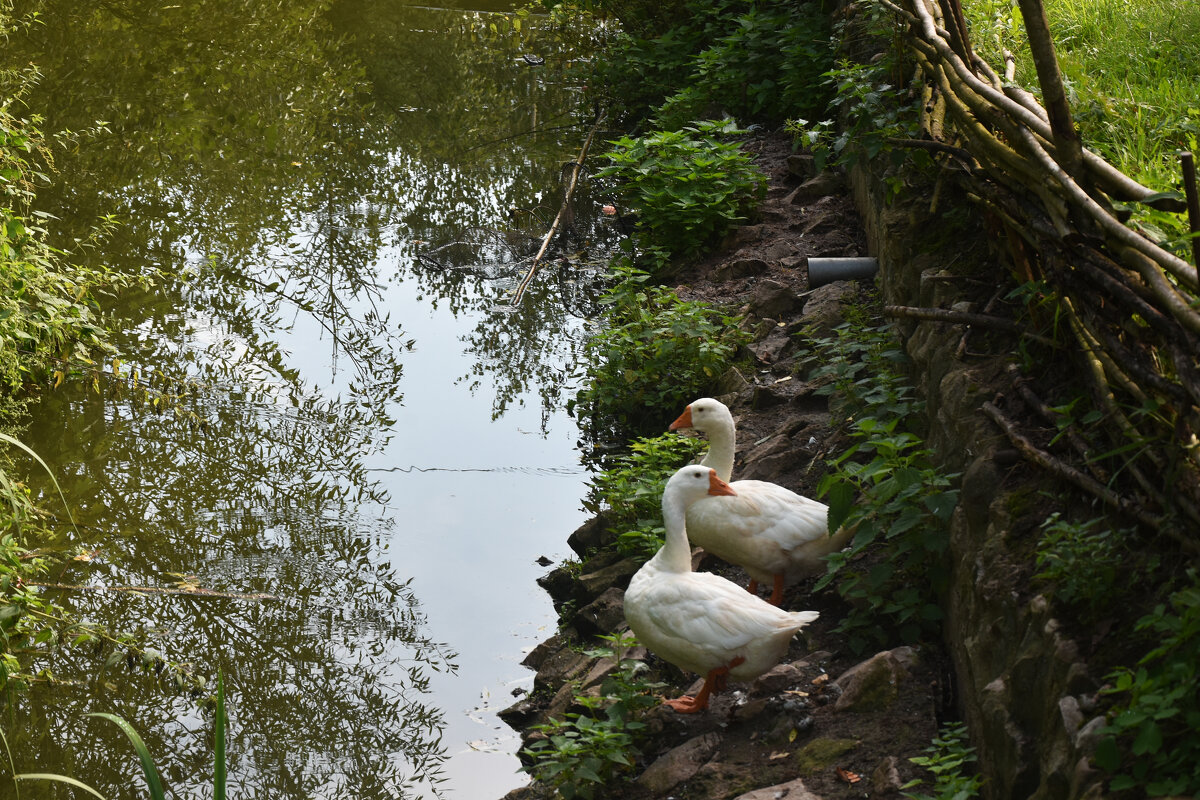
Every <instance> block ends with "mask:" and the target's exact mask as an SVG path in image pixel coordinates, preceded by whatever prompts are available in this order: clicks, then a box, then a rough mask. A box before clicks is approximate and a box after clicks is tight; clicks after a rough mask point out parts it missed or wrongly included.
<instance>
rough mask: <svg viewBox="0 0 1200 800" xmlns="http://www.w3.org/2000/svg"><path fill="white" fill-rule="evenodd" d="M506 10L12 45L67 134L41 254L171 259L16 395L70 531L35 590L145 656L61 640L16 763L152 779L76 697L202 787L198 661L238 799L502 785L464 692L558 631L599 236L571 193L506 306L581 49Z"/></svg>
mask: <svg viewBox="0 0 1200 800" xmlns="http://www.w3.org/2000/svg"><path fill="white" fill-rule="evenodd" d="M484 2H485V3H486V0H484ZM507 10H508V7H507V6H506V5H503V4H497V5H482V4H480V3H475V4H473V5H472V7H470V8H462V7H458V8H456V7H428V6H415V5H404V4H402V3H397V2H389V0H337V1H332V0H328V1H322V0H295V1H293V2H288V3H267V2H255V1H254V0H213V1H212V2H205V3H184V4H170V3H162V2H153V3H151V2H145V1H144V0H106V1H105V2H100V0H96V1H95V2H87V0H50V2H47V3H44V4H42V13H41V22H40V23H39V24H38V25H35V26H33V27H31V28H29V29H28V30H26V31H24V32H22V33H20V35H17V36H14V37H13V38H12V39H11V40H10V41H9V42H8V43H7V45H6V48H5V50H4V55H3V56H2V58H3V59H4V60H5V62H6V65H7V66H10V67H11V66H17V65H24V64H28V63H31V62H32V63H34V64H36V65H37V66H38V69H39V70H40V72H41V74H42V77H41V82H40V85H39V87H38V89H37V90H36V91H35V92H34V93H33V95H32V96H31V100H30V102H31V104H32V105H33V107H34V108H33V110H35V111H37V112H39V113H41V114H43V115H45V117H46V123H45V128H46V130H50V131H54V130H60V129H72V130H77V131H88V132H87V133H86V134H85V135H82V136H80V137H79V138H78V139H76V140H74V142H73V143H72V144H71V145H70V146H69V147H68V150H67V152H66V153H65V154H63V155H60V157H59V158H58V162H57V167H58V168H59V171H60V174H59V177H58V179H57V181H56V183H55V185H54V186H53V187H50V189H48V190H47V191H45V192H43V193H42V195H41V201H40V202H41V206H42V208H43V209H44V210H46V211H49V212H51V213H53V214H54V215H55V216H56V217H57V220H56V221H55V223H54V226H53V229H54V231H55V236H56V237H57V238H58V241H59V242H60V243H63V244H64V245H68V244H69V245H70V246H71V247H72V248H73V249H75V250H76V252H77V253H79V255H78V257H77V260H79V261H83V262H87V263H91V264H105V265H108V266H110V267H112V268H114V269H116V270H118V271H121V272H124V273H126V274H132V275H138V274H147V275H148V274H151V273H153V272H155V271H158V270H161V271H162V272H163V273H166V274H169V275H185V276H186V279H182V280H174V279H172V280H163V281H159V282H158V283H157V284H156V285H155V286H154V287H153V288H148V289H144V290H136V291H131V292H127V293H125V295H124V296H123V297H122V298H121V299H120V301H119V304H118V305H117V306H116V308H117V309H118V310H117V311H115V312H114V313H115V314H116V316H117V318H118V320H119V325H120V326H121V327H122V328H123V330H124V331H125V334H124V335H123V337H122V339H121V341H120V343H119V344H120V347H121V349H122V351H123V353H122V360H121V361H120V363H117V364H113V363H112V362H106V363H105V364H104V365H103V368H102V369H98V370H97V371H96V372H95V373H94V374H93V375H92V376H91V377H90V379H89V381H88V383H87V385H86V386H76V387H74V388H62V389H59V390H57V391H54V392H50V393H48V395H47V396H46V397H45V399H44V400H43V401H41V402H40V403H39V404H38V405H37V406H36V407H34V408H33V409H32V410H31V414H32V422H31V425H30V428H29V430H28V432H27V433H26V434H25V438H26V441H27V442H28V443H29V444H30V445H31V446H32V447H33V448H34V449H35V450H37V451H38V453H39V454H40V455H41V456H42V457H43V458H44V459H45V460H46V461H47V462H48V463H49V465H50V466H51V468H52V469H53V471H54V473H55V475H56V477H57V480H58V483H59V485H61V487H62V490H63V492H64V494H65V496H66V502H67V504H68V506H69V507H70V509H71V511H72V515H73V518H74V521H75V526H74V527H72V526H71V525H69V524H67V520H66V519H65V515H64V517H63V519H62V521H63V524H62V525H61V526H60V528H61V534H60V535H61V540H60V541H58V542H55V543H53V546H54V547H57V548H59V549H61V550H63V551H65V552H67V553H70V554H74V555H75V556H76V557H75V558H73V559H72V560H70V561H69V563H70V565H71V566H70V567H68V568H66V569H63V570H60V571H57V572H55V573H54V574H53V575H52V576H50V578H49V581H50V582H52V583H54V584H56V585H58V586H60V587H68V588H59V589H55V590H53V591H54V596H55V597H56V599H58V600H59V601H60V602H62V603H63V604H65V605H67V606H69V607H71V608H73V609H75V610H77V611H78V612H80V613H81V614H82V615H83V616H84V617H85V618H86V619H89V620H92V621H96V622H100V623H103V624H105V625H106V626H109V627H111V629H112V630H115V631H119V632H120V631H125V632H130V633H136V634H138V635H139V636H142V637H144V639H142V640H140V641H144V642H145V644H146V646H147V647H148V648H149V652H148V654H147V655H146V657H145V658H143V657H141V656H140V655H137V652H138V651H137V650H136V649H135V650H130V648H128V647H127V646H126V645H125V644H124V643H122V642H115V643H114V642H104V641H99V642H93V643H89V644H87V645H86V646H81V647H76V648H68V649H66V650H65V652H64V653H63V654H62V655H61V657H59V658H58V659H57V660H56V661H55V663H53V664H51V665H49V666H51V667H52V668H53V671H54V675H55V680H53V681H47V682H45V683H42V684H39V685H37V686H35V687H34V689H33V690H32V691H31V693H30V694H29V695H28V696H26V697H22V698H19V699H18V700H17V702H16V703H15V710H14V713H13V715H12V717H11V718H10V719H9V720H8V721H7V724H6V731H7V733H8V736H9V741H10V743H11V744H12V746H13V748H14V755H15V758H16V762H17V763H16V767H17V769H18V771H35V772H59V773H62V774H66V775H70V776H72V777H75V778H77V779H80V780H83V781H85V782H87V783H90V784H92V785H93V786H95V787H97V788H98V789H100V790H101V791H102V792H104V793H105V794H106V796H108V797H135V796H137V797H141V796H145V795H144V794H143V790H142V789H141V788H140V787H141V786H142V783H141V778H140V771H139V770H138V768H137V765H136V759H135V756H134V754H133V751H132V749H131V748H130V746H129V744H128V743H127V742H126V741H125V739H124V737H123V735H122V734H121V733H120V731H119V730H117V728H116V727H115V726H113V725H111V724H110V723H108V722H105V721H103V720H98V719H95V718H88V717H86V716H85V714H86V713H88V712H95V711H108V712H115V713H118V714H120V715H122V716H124V717H125V718H126V719H128V720H129V721H130V722H131V723H132V724H133V725H134V727H135V728H137V729H138V730H139V732H140V733H141V734H142V736H143V738H144V739H145V740H146V743H147V745H148V747H149V749H150V751H151V752H152V753H153V754H154V755H155V757H156V759H157V761H158V763H159V765H160V768H161V769H162V771H163V775H164V779H165V781H166V782H167V784H168V785H169V786H170V787H171V789H172V790H173V791H174V792H175V793H176V795H177V796H180V797H207V796H210V793H211V781H212V777H211V776H212V763H211V758H212V744H211V741H210V736H211V720H212V715H211V713H210V712H209V711H208V710H206V709H205V707H204V706H203V704H202V703H201V702H200V698H202V697H204V696H207V695H209V694H210V693H211V691H212V685H213V682H214V681H215V676H216V674H217V671H218V670H220V671H221V672H222V674H223V675H224V678H225V681H226V686H227V692H226V694H227V697H228V706H229V716H230V735H229V738H230V742H229V756H228V759H227V761H228V765H229V775H230V787H231V792H230V796H232V797H240V798H252V797H262V798H310V797H338V798H376V797H378V798H385V797H386V798H393V797H423V796H430V795H431V794H434V793H438V792H440V793H442V794H444V795H445V796H449V797H461V798H498V797H500V796H501V795H503V794H504V793H505V792H506V791H507V790H508V789H511V788H513V787H515V786H518V785H521V784H522V783H524V782H525V781H524V778H523V776H522V775H520V774H518V773H517V771H516V770H517V767H518V763H517V761H516V759H515V757H514V755H513V752H514V751H515V749H516V747H517V745H518V740H517V738H516V736H515V734H513V733H512V732H510V731H509V730H508V729H507V728H506V727H505V726H504V725H503V724H502V723H500V722H499V721H498V720H497V718H496V717H495V713H494V712H495V711H496V710H498V709H500V708H503V707H505V706H507V705H508V704H509V703H511V702H512V700H513V696H512V693H513V691H514V690H515V689H520V688H522V687H527V686H528V685H529V683H530V682H531V676H530V674H529V673H528V671H527V670H525V669H524V668H522V667H520V666H519V661H520V660H521V659H522V657H523V656H524V654H525V652H527V651H528V649H529V648H530V647H532V646H533V645H534V644H536V642H538V641H540V640H541V639H543V638H545V637H546V636H547V635H548V634H549V633H550V632H551V629H552V627H553V625H554V620H555V618H554V614H553V610H552V609H551V607H550V603H549V600H548V598H547V597H546V596H545V595H544V594H543V593H542V592H541V591H540V590H539V589H538V588H537V587H536V585H535V583H534V580H535V578H536V577H537V576H539V575H541V574H542V573H544V572H545V571H546V568H545V567H543V566H540V565H539V564H538V563H537V559H538V558H539V557H541V556H546V557H549V558H550V559H552V560H555V561H557V560H559V559H561V558H562V557H563V556H564V555H566V547H565V538H566V535H567V534H568V533H569V532H570V531H571V530H572V529H574V527H576V526H577V525H578V524H579V523H580V522H581V521H582V520H583V518H584V512H583V511H582V510H581V505H580V500H581V498H582V496H583V494H584V493H585V486H586V480H587V475H586V473H585V471H584V470H583V469H582V468H581V467H580V466H579V454H578V451H577V439H578V431H577V429H576V427H575V425H574V423H573V421H572V420H571V419H570V418H569V417H568V416H567V415H566V414H565V413H564V411H563V410H562V409H563V407H564V405H565V402H566V399H567V397H569V394H568V392H569V391H570V389H571V385H572V380H573V378H572V375H571V371H572V368H573V364H574V360H575V353H576V352H577V350H578V347H579V344H580V341H581V337H582V335H583V332H584V329H585V327H586V324H587V320H588V318H589V317H591V316H592V315H593V314H594V299H595V296H596V294H597V281H598V277H597V273H598V270H597V269H596V268H595V266H594V265H595V264H597V263H599V262H600V261H601V260H602V254H603V252H604V250H605V249H606V248H607V246H608V245H609V242H610V239H611V236H610V234H609V232H608V231H606V229H605V228H604V227H603V226H602V225H598V224H597V223H595V222H593V220H595V219H596V218H597V216H598V215H597V214H596V213H595V209H596V208H597V207H598V203H597V202H596V201H595V200H593V199H591V198H589V197H587V196H586V195H581V197H580V198H579V199H578V201H577V202H576V204H575V220H574V225H573V226H572V232H571V234H572V235H571V236H570V238H569V241H568V242H567V244H568V247H569V251H570V255H571V258H570V261H569V262H558V261H555V262H553V263H551V264H549V265H548V266H547V268H546V269H545V271H544V273H543V274H541V275H540V277H539V279H538V280H537V281H536V282H535V283H534V284H533V286H532V288H531V290H530V292H529V294H528V295H527V296H526V298H525V301H524V302H523V303H522V304H521V305H520V306H519V307H518V308H512V307H511V305H510V304H509V303H508V302H507V300H506V298H507V297H509V296H510V292H511V290H512V288H513V287H514V286H515V284H516V282H517V281H518V280H519V279H520V277H521V275H522V274H523V272H524V269H525V267H526V265H527V263H528V259H529V256H530V255H532V253H533V252H534V251H535V250H536V248H537V245H538V244H539V243H540V242H539V239H540V236H541V235H542V233H544V231H545V230H546V229H548V227H549V222H550V220H551V219H552V218H553V216H554V214H555V212H556V211H557V209H558V204H559V202H560V198H561V190H562V186H563V175H562V165H563V164H564V163H565V162H568V161H570V160H572V159H573V158H574V156H575V153H576V151H577V150H578V148H579V146H580V144H581V143H582V141H583V139H584V137H585V135H586V133H587V127H588V123H587V122H586V121H584V122H582V123H581V120H586V113H584V112H583V111H582V110H581V109H580V108H579V105H580V101H581V94H580V92H579V90H578V88H577V87H576V86H574V85H573V84H572V82H571V80H570V79H569V78H568V77H567V76H566V73H565V69H566V67H567V66H568V65H569V63H570V62H571V61H572V60H573V59H576V58H580V57H584V56H586V54H587V52H588V51H589V48H591V47H592V46H594V40H595V37H596V36H598V35H599V32H598V31H595V30H592V29H586V28H583V27H581V26H580V25H579V24H578V23H571V24H567V25H555V24H552V23H551V22H549V21H548V20H546V19H542V18H536V17H534V18H526V19H523V20H521V22H520V24H519V26H514V24H513V22H512V19H513V18H512V17H511V16H510V15H508V14H505V13H502V12H506V11H507ZM526 54H530V55H532V56H536V57H534V58H528V59H527V58H523V57H522V56H524V55H526ZM543 59H544V63H536V62H540V61H542V60H543ZM531 62H535V63H531ZM110 214H111V215H113V218H114V219H115V221H116V227H115V228H113V229H112V230H111V231H109V232H108V234H107V235H106V236H104V237H101V238H100V239H99V242H98V244H97V245H96V246H93V247H87V248H81V247H79V246H78V245H75V244H72V243H73V242H74V241H75V240H77V239H84V238H86V237H87V236H88V235H89V231H91V230H93V229H94V228H95V227H96V226H97V225H101V226H103V225H105V224H106V223H105V216H106V215H110ZM31 469H32V468H31ZM34 481H35V484H36V487H37V490H38V491H39V495H40V502H41V503H42V504H43V505H44V506H45V507H46V508H48V509H51V510H59V513H60V514H61V509H62V501H61V500H60V499H58V495H57V491H56V489H54V488H53V486H52V485H50V484H49V482H48V481H46V480H45V479H44V478H37V477H35V478H34ZM38 481H40V482H38ZM134 589H150V590H151V591H135V590H134ZM157 655H161V656H162V659H163V660H162V661H159V660H158V659H157V658H156V656H157ZM147 665H149V668H147ZM202 681H207V682H208V684H207V688H203V689H198V690H196V691H191V690H192V689H195V688H196V687H198V686H199V684H200V682H202ZM178 687H183V688H182V689H180V688H178ZM2 783H3V782H0V784H2ZM6 791H9V788H8V787H4V788H0V796H2V795H3V794H4V792H6ZM55 791H56V790H55V789H54V788H53V787H51V786H50V785H48V784H40V785H36V786H29V785H27V786H26V787H25V788H24V791H23V792H22V796H23V797H56V796H63V797H65V796H68V795H67V794H66V793H65V792H64V793H61V794H55Z"/></svg>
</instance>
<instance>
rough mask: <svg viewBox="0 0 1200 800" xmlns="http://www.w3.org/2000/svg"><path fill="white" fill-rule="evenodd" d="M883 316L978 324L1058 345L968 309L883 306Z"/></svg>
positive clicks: (1052, 345) (1005, 320) (1009, 321)
mask: <svg viewBox="0 0 1200 800" xmlns="http://www.w3.org/2000/svg"><path fill="white" fill-rule="evenodd" d="M883 315H884V316H885V317H904V318H906V319H925V320H930V321H932V322H949V323H951V324H955V325H978V326H979V327H982V328H996V329H998V330H1002V331H1009V332H1010V333H1015V334H1017V335H1018V336H1026V337H1028V338H1030V339H1033V340H1034V341H1036V342H1040V343H1041V344H1044V345H1047V346H1049V347H1058V343H1057V342H1055V341H1054V340H1053V339H1049V338H1047V337H1045V336H1041V335H1039V334H1036V333H1030V332H1029V331H1028V330H1026V329H1025V327H1024V326H1023V325H1021V324H1020V323H1017V322H1013V321H1012V320H1011V319H1006V318H1005V317H991V316H987V315H985V314H972V313H970V312H968V311H950V310H949V309H945V308H914V307H912V306H884V307H883Z"/></svg>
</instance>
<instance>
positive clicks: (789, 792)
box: [735, 778, 821, 800]
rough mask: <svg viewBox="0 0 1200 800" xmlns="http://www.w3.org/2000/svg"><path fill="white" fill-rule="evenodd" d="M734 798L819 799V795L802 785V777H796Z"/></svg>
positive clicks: (751, 799) (745, 799) (743, 799)
mask: <svg viewBox="0 0 1200 800" xmlns="http://www.w3.org/2000/svg"><path fill="white" fill-rule="evenodd" d="M735 800H821V796H820V795H816V794H813V793H812V792H810V791H809V790H808V787H806V786H805V785H804V779H802V778H796V780H794V781H788V782H787V783H780V784H777V785H775V786H768V787H766V788H763V789H755V790H754V791H752V792H746V793H745V794H740V795H738V796H737V797H736V798H735Z"/></svg>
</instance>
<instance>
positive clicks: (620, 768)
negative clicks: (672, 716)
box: [522, 633, 661, 800]
mask: <svg viewBox="0 0 1200 800" xmlns="http://www.w3.org/2000/svg"><path fill="white" fill-rule="evenodd" d="M601 638H603V639H605V640H607V641H608V642H609V643H610V646H608V647H603V648H597V649H595V650H590V651H588V655H591V656H598V657H606V658H612V659H614V660H615V661H616V665H615V667H614V669H612V670H611V671H610V672H609V674H608V676H607V677H606V678H605V679H604V681H603V682H602V683H601V686H600V693H599V695H598V696H591V695H584V694H577V695H575V703H576V705H577V706H580V707H582V708H583V709H584V710H583V711H582V712H567V713H566V714H564V715H563V717H564V718H563V719H562V720H551V721H550V722H549V723H546V724H543V725H535V726H533V729H534V730H536V731H539V732H541V733H542V734H544V735H545V737H546V738H545V739H542V740H539V741H536V742H534V743H532V744H531V745H530V746H529V747H527V748H525V749H524V750H523V751H522V754H523V755H524V756H525V757H526V758H528V759H530V760H531V763H530V764H528V765H526V766H524V767H522V769H523V770H524V771H526V772H529V773H530V774H531V775H533V777H534V778H535V779H536V780H538V781H541V782H543V783H546V784H548V785H550V786H553V787H554V788H555V789H556V790H557V792H558V794H559V795H560V796H561V797H564V798H566V799H567V800H572V798H575V797H582V798H584V799H585V800H587V799H588V798H591V797H593V796H594V795H595V792H596V789H597V788H598V787H599V786H601V785H603V784H606V783H608V782H610V781H612V780H614V779H618V778H620V777H621V776H623V775H625V774H627V773H629V772H630V771H631V770H632V769H633V764H634V762H633V758H634V756H635V753H636V745H637V741H638V736H639V735H640V732H641V731H642V730H643V729H644V728H645V725H644V723H641V722H638V721H636V720H635V719H633V716H634V715H635V714H636V713H637V712H638V711H640V710H641V709H644V708H648V707H649V706H652V705H655V704H656V703H657V702H658V700H657V698H655V697H654V696H653V694H652V691H653V690H654V689H656V688H658V687H659V686H661V684H657V683H649V682H646V681H644V680H642V679H641V678H640V674H641V672H642V671H644V670H645V665H644V664H643V663H642V662H640V661H636V660H634V659H630V658H625V657H624V654H625V653H626V652H628V650H629V648H630V647H632V646H633V645H634V644H635V643H636V642H635V641H634V639H633V637H632V635H631V634H628V633H622V634H613V635H610V636H604V637H601Z"/></svg>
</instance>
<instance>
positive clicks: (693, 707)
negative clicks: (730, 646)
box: [663, 656, 746, 714]
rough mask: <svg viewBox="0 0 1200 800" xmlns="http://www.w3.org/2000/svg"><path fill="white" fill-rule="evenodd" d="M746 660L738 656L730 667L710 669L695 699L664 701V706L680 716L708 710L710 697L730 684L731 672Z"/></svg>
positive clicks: (683, 698) (681, 698) (684, 697)
mask: <svg viewBox="0 0 1200 800" xmlns="http://www.w3.org/2000/svg"><path fill="white" fill-rule="evenodd" d="M745 660H746V659H745V658H743V657H742V656H738V657H737V658H735V659H734V660H733V661H730V662H729V665H728V666H724V667H714V668H713V669H710V670H709V671H708V674H707V675H705V676H704V685H703V686H701V687H700V691H699V692H697V693H696V695H695V697H689V696H687V695H684V696H683V697H678V698H676V699H674V700H663V705H664V706H670V707H671V708H673V709H675V710H676V711H678V712H679V713H680V714H695V713H696V712H697V711H703V710H704V709H706V708H708V698H709V696H710V695H712V694H715V693H717V692H720V691H721V690H723V689H724V688H725V686H726V685H727V684H728V683H729V670H731V669H733V668H734V667H736V666H737V665H738V664H741V663H743V662H744V661H745Z"/></svg>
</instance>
